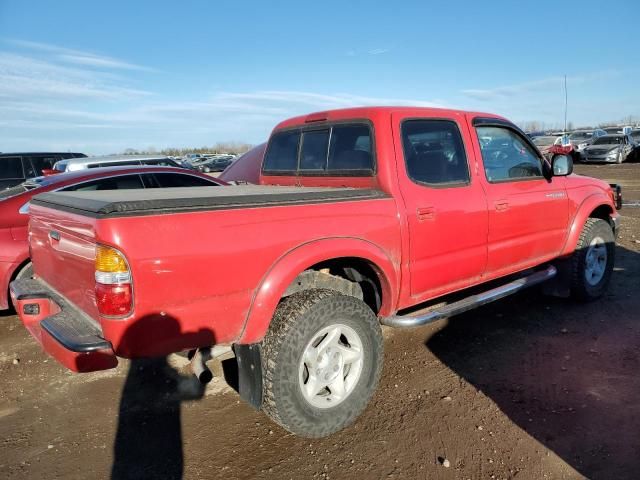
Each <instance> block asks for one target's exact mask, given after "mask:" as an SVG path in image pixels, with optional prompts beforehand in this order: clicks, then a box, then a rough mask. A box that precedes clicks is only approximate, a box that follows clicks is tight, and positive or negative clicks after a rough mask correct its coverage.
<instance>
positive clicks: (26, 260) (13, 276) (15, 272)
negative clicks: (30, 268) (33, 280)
mask: <svg viewBox="0 0 640 480" xmlns="http://www.w3.org/2000/svg"><path fill="white" fill-rule="evenodd" d="M29 263H31V258H30V257H26V258H24V259H22V261H20V263H18V265H17V266H16V268H14V269H13V271H12V272H11V275H9V281H8V282H7V285H6V287H7V288H6V291H5V292H4V294H5V295H6V303H7V304H6V305H2V298H0V310H2V309H4V308H11V295H10V294H9V285H10V284H11V282H13V281H14V280H15V279H16V277H17V276H18V274H19V273H20V272H21V271H22V269H23V268H24V267H26V266H27V265H29ZM0 297H2V295H0Z"/></svg>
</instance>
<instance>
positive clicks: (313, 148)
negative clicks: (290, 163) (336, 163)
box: [300, 129, 329, 171]
mask: <svg viewBox="0 0 640 480" xmlns="http://www.w3.org/2000/svg"><path fill="white" fill-rule="evenodd" d="M328 148H329V130H328V129H327V130H316V131H310V132H304V133H303V134H302V150H301V151H300V170H320V171H325V170H326V169H327V149H328Z"/></svg>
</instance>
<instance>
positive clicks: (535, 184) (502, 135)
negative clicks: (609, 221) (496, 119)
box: [474, 121, 569, 277]
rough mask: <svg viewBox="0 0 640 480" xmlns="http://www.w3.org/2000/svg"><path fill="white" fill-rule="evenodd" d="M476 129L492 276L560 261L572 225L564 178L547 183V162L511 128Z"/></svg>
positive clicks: (483, 125) (480, 126) (492, 125)
mask: <svg viewBox="0 0 640 480" xmlns="http://www.w3.org/2000/svg"><path fill="white" fill-rule="evenodd" d="M475 123H476V125H475V130H476V133H477V137H476V138H475V139H474V140H475V148H476V150H479V153H480V155H479V156H481V157H482V161H483V167H484V168H482V169H481V170H482V171H483V173H484V175H482V178H481V181H482V182H483V184H484V186H485V190H486V192H487V202H488V207H489V242H488V244H489V250H488V261H487V271H486V273H487V276H489V277H496V276H500V275H504V274H508V273H512V272H516V271H519V270H522V269H524V268H527V267H530V266H533V265H536V264H540V263H542V262H544V261H546V260H549V259H552V258H554V257H556V256H557V255H558V254H559V253H560V251H561V249H562V247H563V245H564V241H565V239H566V234H567V225H568V222H569V219H568V215H569V202H568V198H567V193H566V190H565V178H564V177H551V179H547V178H545V177H544V176H543V165H542V163H543V161H544V160H543V158H542V157H541V155H540V154H539V153H538V151H537V150H536V149H535V148H534V147H532V146H531V145H530V142H528V141H527V140H526V139H525V138H524V137H523V136H522V134H521V133H520V132H519V131H517V130H516V129H515V128H513V127H512V126H509V125H508V124H506V123H505V124H504V125H501V124H500V123H491V122H489V123H478V122H477V121H476V122H475Z"/></svg>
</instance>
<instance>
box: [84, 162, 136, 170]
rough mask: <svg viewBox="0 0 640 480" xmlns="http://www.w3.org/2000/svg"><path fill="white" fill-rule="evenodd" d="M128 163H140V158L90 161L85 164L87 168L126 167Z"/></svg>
mask: <svg viewBox="0 0 640 480" xmlns="http://www.w3.org/2000/svg"><path fill="white" fill-rule="evenodd" d="M128 165H140V160H131V161H129V162H102V163H90V164H89V165H87V168H104V167H126V166H128Z"/></svg>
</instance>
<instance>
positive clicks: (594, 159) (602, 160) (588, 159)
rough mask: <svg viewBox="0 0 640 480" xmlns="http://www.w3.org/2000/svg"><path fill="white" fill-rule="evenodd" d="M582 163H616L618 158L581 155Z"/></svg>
mask: <svg viewBox="0 0 640 480" xmlns="http://www.w3.org/2000/svg"><path fill="white" fill-rule="evenodd" d="M582 161H583V162H586V163H591V162H592V163H618V157H617V156H616V157H614V158H611V157H608V156H606V155H587V154H585V153H582Z"/></svg>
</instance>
